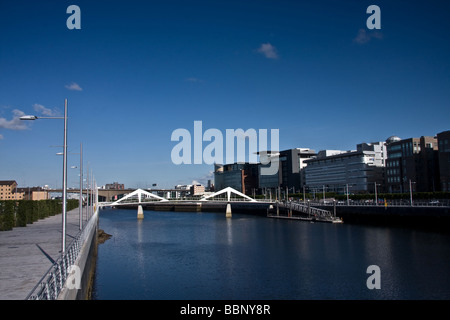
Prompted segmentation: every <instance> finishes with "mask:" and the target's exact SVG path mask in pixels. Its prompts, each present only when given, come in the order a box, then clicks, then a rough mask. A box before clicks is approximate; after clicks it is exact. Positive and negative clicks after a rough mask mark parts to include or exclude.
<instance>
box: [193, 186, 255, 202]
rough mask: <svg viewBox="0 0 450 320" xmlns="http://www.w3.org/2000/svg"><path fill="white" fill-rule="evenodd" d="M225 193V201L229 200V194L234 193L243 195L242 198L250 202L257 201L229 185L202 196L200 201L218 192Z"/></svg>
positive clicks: (216, 194)
mask: <svg viewBox="0 0 450 320" xmlns="http://www.w3.org/2000/svg"><path fill="white" fill-rule="evenodd" d="M223 193H226V194H227V201H228V202H230V200H231V194H236V195H238V196H241V197H243V198H244V199H246V200H248V201H250V202H257V201H256V200H255V199H253V198H250V197H249V196H247V195H245V194H243V193H242V192H239V191H237V190H235V189H233V188H231V187H227V188H225V189H222V190H220V191H217V192H214V193H213V194H210V195H208V196H205V197H203V198H201V199H200V201H208V199H209V198H213V197H215V196H218V195H220V194H223Z"/></svg>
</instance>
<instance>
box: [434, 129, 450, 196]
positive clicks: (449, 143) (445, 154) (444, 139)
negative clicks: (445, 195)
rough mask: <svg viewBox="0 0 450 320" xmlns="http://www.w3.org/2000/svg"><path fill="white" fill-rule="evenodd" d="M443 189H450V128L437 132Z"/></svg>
mask: <svg viewBox="0 0 450 320" xmlns="http://www.w3.org/2000/svg"><path fill="white" fill-rule="evenodd" d="M437 141H438V148H439V150H438V158H439V180H440V182H441V191H450V130H448V131H443V132H440V133H438V134H437Z"/></svg>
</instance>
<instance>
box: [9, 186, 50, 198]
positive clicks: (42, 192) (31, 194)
mask: <svg viewBox="0 0 450 320" xmlns="http://www.w3.org/2000/svg"><path fill="white" fill-rule="evenodd" d="M17 193H18V196H19V197H20V199H24V200H47V199H49V190H48V189H46V188H41V187H25V188H17Z"/></svg>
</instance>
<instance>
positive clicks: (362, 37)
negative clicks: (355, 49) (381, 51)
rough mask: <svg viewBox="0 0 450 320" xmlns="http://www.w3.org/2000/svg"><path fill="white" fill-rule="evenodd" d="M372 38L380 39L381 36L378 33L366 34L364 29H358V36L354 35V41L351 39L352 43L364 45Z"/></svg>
mask: <svg viewBox="0 0 450 320" xmlns="http://www.w3.org/2000/svg"><path fill="white" fill-rule="evenodd" d="M373 38H375V39H382V38H383V34H382V33H381V32H378V31H370V32H367V31H366V29H359V30H358V34H357V35H356V37H355V39H353V42H356V43H358V44H366V43H368V42H369V41H370V40H371V39H373Z"/></svg>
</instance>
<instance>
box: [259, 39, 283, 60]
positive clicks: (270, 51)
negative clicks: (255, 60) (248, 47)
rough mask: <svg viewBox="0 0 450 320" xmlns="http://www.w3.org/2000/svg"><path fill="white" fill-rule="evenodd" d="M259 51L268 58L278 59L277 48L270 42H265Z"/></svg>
mask: <svg viewBox="0 0 450 320" xmlns="http://www.w3.org/2000/svg"><path fill="white" fill-rule="evenodd" d="M257 51H258V52H259V53H261V54H263V55H264V56H265V57H266V58H267V59H278V52H277V49H276V48H275V47H274V46H273V45H271V44H270V43H263V44H262V45H261V46H260V47H259V48H258V50H257Z"/></svg>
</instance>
